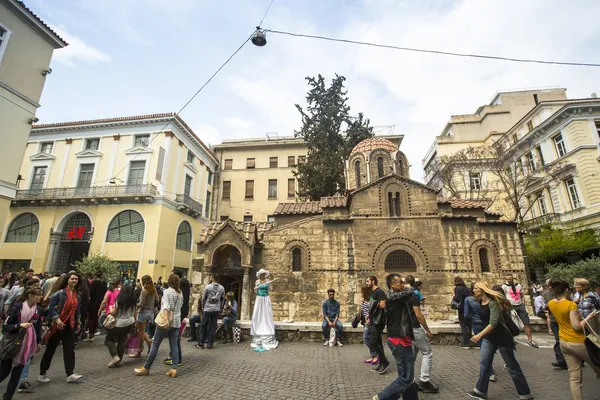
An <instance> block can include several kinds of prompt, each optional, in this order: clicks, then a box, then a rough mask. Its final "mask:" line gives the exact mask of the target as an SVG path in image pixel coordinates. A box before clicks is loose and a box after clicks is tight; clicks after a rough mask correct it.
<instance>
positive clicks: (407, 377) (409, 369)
mask: <svg viewBox="0 0 600 400" xmlns="http://www.w3.org/2000/svg"><path fill="white" fill-rule="evenodd" d="M387 344H388V347H389V348H390V350H391V351H392V354H393V355H394V358H395V359H396V367H397V368H398V377H397V378H396V379H395V380H394V381H393V382H392V383H390V384H389V386H388V387H386V388H385V389H383V391H382V392H381V393H379V394H378V395H377V399H379V400H397V399H399V398H400V397H401V396H402V399H403V400H414V399H417V400H418V399H419V394H418V393H417V389H416V388H415V385H414V384H413V382H414V380H415V358H416V354H415V351H414V350H413V348H412V346H400V345H398V346H396V345H395V344H393V343H392V342H390V341H389V340H388V341H387Z"/></svg>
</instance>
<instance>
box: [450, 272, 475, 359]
mask: <svg viewBox="0 0 600 400" xmlns="http://www.w3.org/2000/svg"><path fill="white" fill-rule="evenodd" d="M470 294H471V293H470V291H469V288H468V287H467V285H466V284H465V281H464V280H463V278H461V277H460V276H457V277H455V278H454V297H453V298H452V306H453V308H454V307H457V308H455V309H456V310H457V312H458V322H459V323H460V331H461V333H462V340H463V342H462V344H461V345H460V347H461V348H463V349H470V348H471V347H474V345H473V344H472V343H471V342H470V341H469V339H470V338H471V326H470V325H469V320H468V319H466V318H465V299H466V298H467V297H469V295H470Z"/></svg>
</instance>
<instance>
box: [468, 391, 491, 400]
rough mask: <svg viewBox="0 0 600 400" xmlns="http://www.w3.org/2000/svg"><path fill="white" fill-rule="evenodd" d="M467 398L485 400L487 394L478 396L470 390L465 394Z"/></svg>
mask: <svg viewBox="0 0 600 400" xmlns="http://www.w3.org/2000/svg"><path fill="white" fill-rule="evenodd" d="M467 396H469V397H470V398H472V399H479V400H487V398H488V397H487V394H479V393H477V392H476V391H474V390H471V391H470V392H467Z"/></svg>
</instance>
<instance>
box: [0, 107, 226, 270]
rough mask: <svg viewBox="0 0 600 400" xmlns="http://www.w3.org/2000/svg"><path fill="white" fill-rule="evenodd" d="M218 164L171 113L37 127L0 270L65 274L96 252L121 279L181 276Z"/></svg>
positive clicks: (206, 213) (1, 248)
mask: <svg viewBox="0 0 600 400" xmlns="http://www.w3.org/2000/svg"><path fill="white" fill-rule="evenodd" d="M216 168H217V159H216V156H215V154H214V151H213V149H212V148H210V147H209V146H207V145H205V144H204V143H203V142H202V141H201V140H200V138H198V136H197V135H196V134H195V133H194V132H193V131H192V130H191V128H190V127H189V126H188V125H187V124H186V123H185V122H184V121H183V120H182V119H181V118H180V117H179V116H176V115H174V114H153V115H142V116H133V117H123V118H111V119H98V120H88V121H74V122H63V123H56V124H44V125H35V126H33V128H32V130H31V134H30V137H29V141H28V143H27V147H26V150H25V157H24V159H23V161H22V162H20V169H19V174H20V175H21V177H22V180H21V181H20V182H19V185H18V186H19V188H18V190H17V193H16V198H15V199H14V200H13V201H12V203H11V207H10V210H9V212H8V216H7V217H6V218H5V221H3V222H2V225H3V231H4V233H3V235H2V241H1V242H0V260H1V262H2V265H3V271H7V270H13V271H18V270H21V269H25V268H27V267H32V268H34V269H35V270H36V271H38V272H39V271H59V272H62V271H67V270H69V269H70V268H72V265H73V263H74V262H75V261H77V260H80V259H81V258H82V257H83V256H84V255H87V254H90V253H92V252H96V251H101V252H105V253H107V254H108V255H109V256H110V257H111V258H112V259H114V260H116V261H118V262H119V263H120V264H121V266H122V270H123V274H124V275H128V276H133V277H135V276H136V275H137V276H142V275H144V274H148V275H151V276H153V278H155V279H156V278H158V277H159V276H162V277H166V276H167V275H168V274H169V272H170V271H171V269H172V268H181V269H183V270H184V274H186V273H187V271H188V269H189V268H190V267H191V263H192V260H193V258H194V257H195V254H196V246H195V245H193V242H194V236H195V235H197V234H198V233H199V232H200V230H201V229H202V227H203V226H204V224H205V223H206V221H207V220H209V219H210V218H211V214H210V211H211V208H212V207H211V202H212V193H213V184H214V171H215V170H216Z"/></svg>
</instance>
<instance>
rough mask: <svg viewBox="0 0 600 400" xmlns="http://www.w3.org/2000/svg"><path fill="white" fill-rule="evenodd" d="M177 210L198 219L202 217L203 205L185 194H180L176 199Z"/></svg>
mask: <svg viewBox="0 0 600 400" xmlns="http://www.w3.org/2000/svg"><path fill="white" fill-rule="evenodd" d="M175 202H176V203H177V208H178V209H179V211H181V212H184V213H186V214H188V215H191V216H192V217H194V218H198V217H199V216H201V215H202V208H203V207H202V204H200V203H198V202H197V201H196V200H194V199H192V198H191V197H190V196H188V195H185V194H178V195H177V196H176V197H175Z"/></svg>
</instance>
